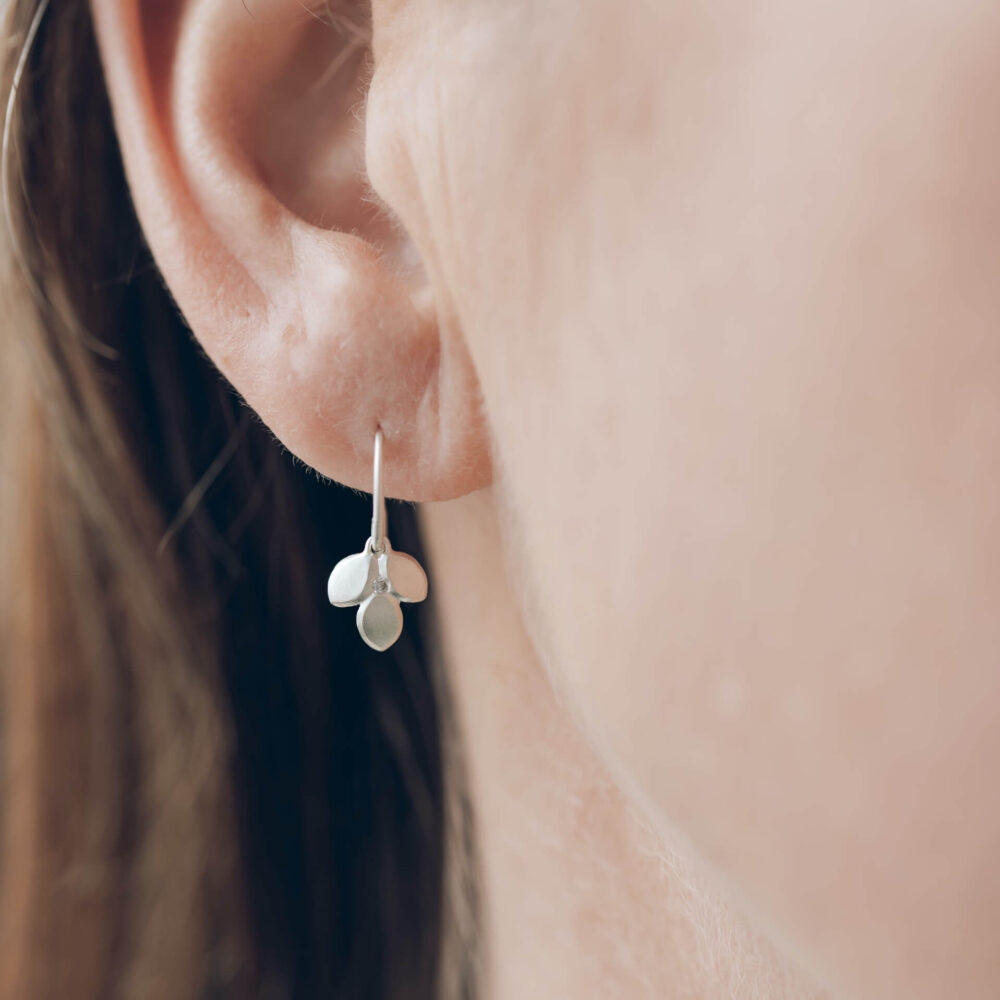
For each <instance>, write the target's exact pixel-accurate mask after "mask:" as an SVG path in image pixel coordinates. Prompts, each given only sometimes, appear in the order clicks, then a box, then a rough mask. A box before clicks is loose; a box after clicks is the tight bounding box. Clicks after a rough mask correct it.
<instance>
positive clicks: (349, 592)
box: [327, 427, 427, 652]
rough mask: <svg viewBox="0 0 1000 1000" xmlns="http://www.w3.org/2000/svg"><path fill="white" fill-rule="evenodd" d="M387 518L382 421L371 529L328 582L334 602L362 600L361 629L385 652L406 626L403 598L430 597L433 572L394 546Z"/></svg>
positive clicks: (377, 439) (365, 637) (342, 605)
mask: <svg viewBox="0 0 1000 1000" xmlns="http://www.w3.org/2000/svg"><path fill="white" fill-rule="evenodd" d="M385 520H386V518H385V496H384V494H383V488H382V429H381V427H379V428H376V430H375V449H374V470H373V474H372V525H371V534H370V535H369V537H368V541H366V542H365V546H364V548H363V549H362V551H361V552H358V553H355V554H353V555H349V556H345V557H344V558H343V559H341V560H340V562H338V563H337V565H336V566H334V568H333V572H332V573H331V574H330V579H329V581H328V582H327V597H328V598H329V600H330V603H331V604H332V605H334V607H338V608H348V607H353V606H354V605H358V613H357V624H358V632H359V633H360V634H361V638H362V639H363V640H364V641H365V642H366V643H367V644H368V645H369V646H371V648H372V649H375V650H378V651H379V652H384V651H385V650H387V649H388V648H389V647H390V646H391V645H392V644H393V643H394V642H395V641H396V640H397V639H398V638H399V637H400V635H401V634H402V632H403V612H402V611H401V610H400V607H399V603H400V601H406V602H414V601H422V600H424V598H426V597H427V574H426V573H425V572H424V569H423V567H422V566H421V565H420V563H419V562H417V560H416V559H414V558H413V556H410V555H406V554H405V553H403V552H395V551H394V550H393V548H392V545H391V544H390V542H389V539H388V537H387V536H386V527H385Z"/></svg>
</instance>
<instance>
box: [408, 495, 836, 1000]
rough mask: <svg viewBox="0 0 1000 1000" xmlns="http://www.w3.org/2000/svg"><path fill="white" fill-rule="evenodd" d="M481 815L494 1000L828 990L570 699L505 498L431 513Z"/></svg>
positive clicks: (426, 514) (441, 600)
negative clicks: (640, 795)
mask: <svg viewBox="0 0 1000 1000" xmlns="http://www.w3.org/2000/svg"><path fill="white" fill-rule="evenodd" d="M420 519H421V527H422V531H423V536H424V541H425V547H426V549H427V555H428V560H429V562H430V568H431V572H432V575H433V581H434V587H435V599H436V601H437V607H438V609H439V612H440V619H441V623H440V627H441V640H442V643H443V647H444V648H443V653H444V658H445V663H446V665H447V670H448V673H449V680H450V683H451V686H452V692H453V697H454V700H455V706H456V711H457V714H458V722H459V725H460V727H461V729H462V731H463V734H464V741H465V751H466V754H467V756H468V769H469V780H470V785H471V790H470V791H471V797H472V800H473V804H474V808H475V812H476V831H477V837H478V849H479V855H480V859H481V864H482V871H481V877H482V880H483V883H484V885H483V890H484V891H483V898H484V901H485V903H484V909H485V914H484V916H485V921H486V928H485V930H486V936H487V940H488V949H487V950H488V953H489V956H490V961H489V964H490V968H489V969H488V973H487V974H488V981H489V987H488V990H487V993H488V995H489V996H490V997H491V1000H515V998H516V1000H525V998H529V997H536V996H537V997H546V998H549V997H570V996H571V997H575V998H579V1000H588V998H591V997H593V998H598V997H600V998H604V997H608V996H621V997H629V998H630V1000H631V998H645V997H663V996H671V997H699V998H706V1000H707V998H716V997H718V998H719V1000H722V998H729V997H732V996H736V995H739V996H753V997H755V998H761V1000H765V998H766V1000H786V998H789V1000H790V998H793V997H794V998H806V997H817V996H819V995H820V994H819V991H817V990H815V989H812V988H810V987H809V986H808V985H807V984H805V983H804V982H803V981H802V980H801V978H800V977H799V976H797V975H795V974H794V973H793V972H792V970H791V969H790V967H789V966H788V963H785V962H782V960H781V959H779V957H778V956H777V955H776V953H775V952H774V951H773V950H772V949H771V948H770V946H769V945H768V944H767V943H766V941H765V940H764V939H763V938H762V937H761V936H760V935H758V934H755V933H753V932H752V931H751V930H750V929H749V928H748V927H747V926H746V924H745V923H744V922H743V921H741V920H740V919H739V918H738V917H737V916H736V915H735V914H734V913H733V912H732V911H731V910H730V909H729V908H728V907H727V906H726V905H724V904H723V903H722V901H721V900H720V899H719V898H717V896H716V895H715V894H714V893H713V892H712V891H711V890H710V889H709V888H708V885H707V880H706V879H705V878H703V877H702V875H701V872H700V868H699V865H698V862H697V861H696V859H695V858H694V857H693V856H691V855H690V852H689V851H687V850H686V849H682V848H681V845H680V842H679V841H678V842H677V843H672V842H667V841H665V840H664V838H663V837H661V836H659V835H657V834H654V833H653V832H652V831H651V830H650V829H649V828H648V827H647V826H646V825H645V824H644V823H643V821H642V820H641V818H640V817H639V816H638V815H637V814H636V812H635V811H634V810H633V809H632V808H631V807H630V804H629V802H628V801H627V800H626V798H625V797H624V795H623V794H622V793H621V792H620V790H619V789H618V788H617V787H616V786H615V784H614V782H613V781H612V780H611V778H610V777H609V775H608V773H607V771H606V770H605V769H604V767H603V766H602V765H601V763H600V761H599V760H598V758H597V756H596V755H595V754H594V753H593V751H592V750H591V749H590V748H589V747H588V746H587V745H586V744H585V742H584V741H583V739H582V738H581V736H580V735H579V733H578V731H577V729H576V728H575V726H574V725H573V722H572V719H571V717H570V715H569V713H568V712H567V711H566V710H565V708H563V707H562V706H560V704H559V703H558V702H557V700H556V698H555V696H554V694H553V690H552V688H551V686H550V684H549V681H548V678H547V676H546V673H545V671H544V670H543V668H542V666H541V664H540V662H539V660H538V658H537V656H536V655H535V653H534V651H533V649H532V646H531V643H530V641H529V640H528V637H527V635H526V633H525V629H524V625H523V620H522V616H521V614H520V613H519V611H518V606H517V601H516V599H515V597H514V594H513V592H512V590H511V589H510V587H509V586H508V584H507V578H506V574H505V569H504V565H505V564H504V552H503V547H502V541H501V533H500V529H499V524H498V516H497V506H496V503H495V497H494V494H493V492H492V490H483V491H480V492H479V493H475V494H472V495H470V496H467V497H464V498H462V499H461V500H457V501H452V502H449V503H443V504H427V505H424V506H423V507H422V508H421V512H420Z"/></svg>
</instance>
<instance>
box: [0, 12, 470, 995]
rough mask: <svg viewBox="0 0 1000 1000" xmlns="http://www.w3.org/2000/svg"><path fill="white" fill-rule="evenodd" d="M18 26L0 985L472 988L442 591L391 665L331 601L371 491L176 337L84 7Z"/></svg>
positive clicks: (9, 83) (0, 708) (93, 991)
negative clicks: (438, 653)
mask: <svg viewBox="0 0 1000 1000" xmlns="http://www.w3.org/2000/svg"><path fill="white" fill-rule="evenodd" d="M36 18H38V19H40V29H39V31H38V36H37V38H35V39H34V44H33V45H31V46H30V49H27V48H26V47H25V43H26V41H27V38H28V33H29V28H30V26H31V25H32V23H33V22H34V23H36V24H37V23H39V21H38V20H36ZM7 19H8V28H7V37H8V38H9V39H10V44H9V45H8V46H7V48H6V53H5V66H4V79H5V84H6V87H7V92H8V93H12V94H13V96H12V98H11V101H10V118H9V136H10V142H9V143H8V144H7V148H6V149H5V157H6V162H5V164H4V167H5V170H6V171H7V173H8V178H9V181H10V183H9V191H8V194H9V199H8V200H9V205H8V206H7V207H8V225H9V229H10V232H11V234H12V239H11V240H10V241H8V244H7V246H6V248H5V250H4V257H3V264H2V266H3V274H2V279H3V290H2V295H3V312H2V315H3V317H4V330H3V337H2V340H0V391H2V393H3V396H2V398H3V410H2V419H0V448H2V451H0V463H2V465H0V468H2V473H0V545H2V549H0V550H2V552H3V553H4V572H3V574H2V578H0V588H2V594H0V656H2V661H0V671H2V672H0V682H2V686H0V720H2V729H0V766H2V771H0V775H2V778H0V796H2V798H0V801H2V803H3V810H2V826H0V836H2V840H0V997H3V998H6V997H11V998H17V1000H24V998H28V997H34V996H49V995H52V996H67V997H73V998H74V1000H76V998H87V997H93V998H99V997H100V998H104V997H109V996H115V995H126V996H129V997H157V996H168V995H169V996H172V997H173V996H198V995H208V994H210V995H213V996H217V995H236V996H252V995H260V996H275V997H278V996H285V995H292V994H294V995H296V996H300V995H330V993H332V992H336V995H338V996H342V997H354V996H357V997H366V998H376V997H386V998H390V997H391V998H402V997H411V996H412V997H428V996H431V995H438V993H439V992H440V993H442V994H443V993H444V992H447V993H448V995H454V996H458V995H462V996H466V997H469V996H472V995H473V994H474V978H475V977H474V967H475V955H476V931H475V927H476V919H475V910H476V907H475V893H474V880H473V871H474V863H473V860H472V859H473V852H472V849H471V839H470V832H469V831H470V816H469V809H468V806H467V803H466V802H465V799H464V796H463V794H462V787H463V783H462V780H461V769H460V766H459V765H460V757H459V754H458V753H457V750H456V748H457V743H456V736H455V734H454V730H453V727H452V725H451V722H450V718H451V715H450V712H449V710H448V697H447V690H446V687H445V685H444V683H443V678H442V674H441V671H440V669H439V667H438V665H437V661H436V657H435V656H434V655H433V654H434V649H435V643H434V642H433V634H432V632H431V629H432V618H431V617H429V615H430V612H428V613H427V614H428V617H426V618H424V619H419V618H418V619H417V621H418V622H420V621H422V622H423V624H422V625H420V626H419V627H417V628H415V629H412V630H409V633H410V635H411V636H412V638H411V639H409V640H407V641H405V642H401V643H400V644H399V650H398V652H397V653H396V654H394V655H392V656H388V657H386V658H384V659H381V660H379V661H377V662H376V661H375V660H374V659H373V658H372V657H370V656H368V655H367V654H366V652H365V651H364V650H362V649H360V648H359V647H360V645H361V644H359V643H357V641H356V636H350V635H349V633H348V630H347V628H346V626H344V625H343V621H342V619H338V618H336V617H334V616H330V615H324V614H323V613H322V612H321V609H320V607H319V602H318V601H317V600H316V596H315V595H316V593H319V594H320V595H321V596H322V577H321V576H320V574H325V572H326V570H327V569H328V561H329V560H333V559H334V558H335V557H336V556H337V555H339V554H342V553H343V552H344V551H347V548H348V547H349V545H350V541H349V540H348V539H349V536H348V535H346V534H344V533H345V532H346V531H347V528H348V526H349V527H350V528H352V529H354V530H355V532H356V526H357V524H362V523H364V513H363V501H362V500H361V499H360V498H358V497H356V496H354V495H352V494H350V493H348V492H347V491H342V490H333V489H331V488H330V487H329V486H328V485H326V484H323V483H321V482H320V481H319V480H318V479H317V478H316V477H315V476H313V475H311V474H310V473H309V472H308V471H307V470H304V469H302V468H301V467H299V466H296V465H294V464H293V463H292V462H291V461H290V460H289V458H288V456H286V455H284V454H283V453H282V452H281V449H280V448H279V447H278V445H277V444H276V442H275V441H274V440H273V439H272V438H271V436H270V435H269V434H268V433H267V431H266V430H265V429H264V428H263V427H262V426H261V425H260V424H259V422H258V421H256V419H254V418H253V416H252V415H251V414H249V413H248V411H247V410H246V409H245V407H243V405H242V404H241V403H240V401H239V400H238V399H237V398H236V397H235V394H234V393H233V392H232V390H231V389H230V388H229V387H228V386H227V385H225V383H224V382H223V381H222V379H221V378H220V377H219V376H218V374H217V373H216V372H215V371H214V369H213V368H212V367H211V365H210V364H209V363H208V362H207V360H206V359H205V358H204V357H203V355H202V354H201V353H200V351H199V350H198V348H197V347H196V345H195V344H194V343H193V341H192V339H191V338H190V336H189V334H188V331H187V330H186V328H185V326H184V324H183V321H182V319H181V317H180V316H179V315H178V313H177V311H176V309H175V308H174V307H173V305H172V303H171V301H170V299H169V295H168V294H167V292H166V291H165V289H164V287H163V284H162V282H161V280H160V278H159V276H158V274H157V272H156V269H155V267H154V265H153V262H152V260H151V258H150V256H149V254H148V251H147V250H146V248H145V245H144V242H143V239H142V234H141V232H140V230H139V227H138V224H137V222H136V220H135V216H134V214H133V211H132V208H131V205H130V202H129V197H128V189H127V185H126V182H125V179H124V176H123V173H122V168H121V163H120V158H119V156H118V152H117V147H116V144H115V137H114V131H113V128H112V123H111V118H110V114H109V110H108V106H107V99H106V94H105V92H104V87H103V81H102V76H101V71H100V66H99V62H98V58H97V53H96V46H95V44H94V39H93V33H92V26H91V23H90V15H89V7H88V4H87V3H86V2H85V0H60V2H59V3H56V4H53V5H52V6H51V8H50V9H49V10H48V11H47V12H45V14H44V17H42V16H41V14H40V13H39V6H38V2H37V0H12V2H10V3H9V9H8V12H7ZM22 52H27V53H28V54H27V55H26V56H25V58H24V60H23V67H24V74H23V77H22V78H21V81H20V86H19V87H18V88H17V92H16V93H13V83H14V80H15V73H16V70H17V66H18V58H19V55H20V54H21V53H22ZM390 516H392V517H393V518H394V519H395V522H396V523H394V526H393V536H394V538H396V537H399V538H400V544H401V545H404V547H406V548H407V550H408V551H412V550H414V548H417V549H419V538H417V537H416V535H415V519H414V517H413V512H412V510H411V509H410V508H408V507H405V506H402V505H400V506H398V507H395V508H394V509H393V510H392V513H391V515H390ZM407 533H409V534H410V535H411V536H412V537H410V538H407V537H406V535H407ZM317 577H319V579H317ZM317 584H318V585H319V590H318V591H317V590H316V589H315V588H316V586H317ZM456 845H457V846H456Z"/></svg>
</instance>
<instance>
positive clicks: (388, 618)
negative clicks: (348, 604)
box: [357, 594, 403, 653]
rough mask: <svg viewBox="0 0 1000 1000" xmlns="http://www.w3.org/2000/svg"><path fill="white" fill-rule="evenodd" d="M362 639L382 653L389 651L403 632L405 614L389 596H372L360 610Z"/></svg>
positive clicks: (359, 624) (359, 625)
mask: <svg viewBox="0 0 1000 1000" xmlns="http://www.w3.org/2000/svg"><path fill="white" fill-rule="evenodd" d="M357 621H358V631H359V632H360V633H361V638H362V639H364V640H365V642H367V643H368V645H369V646H371V648H372V649H375V650H378V651H379V652H380V653H381V652H384V651H385V650H387V649H388V648H389V647H390V646H391V645H392V644H393V643H394V642H395V641H396V640H397V639H398V638H399V636H400V634H401V633H402V631H403V612H402V611H400V609H399V602H398V601H397V600H396V599H395V598H394V597H392V596H390V595H389V594H372V595H371V596H370V597H368V598H367V599H366V600H365V601H364V602H363V603H362V604H361V607H359V608H358V616H357Z"/></svg>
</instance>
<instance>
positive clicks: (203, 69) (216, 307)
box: [92, 0, 491, 500]
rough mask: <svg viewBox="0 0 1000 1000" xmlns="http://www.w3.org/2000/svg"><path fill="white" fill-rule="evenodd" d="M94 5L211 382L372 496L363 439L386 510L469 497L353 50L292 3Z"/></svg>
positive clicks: (143, 206)
mask: <svg viewBox="0 0 1000 1000" xmlns="http://www.w3.org/2000/svg"><path fill="white" fill-rule="evenodd" d="M92 3H93V10H94V16H95V22H96V27H97V32H98V39H99V42H100V46H101V52H102V60H103V63H104V67H105V75H106V78H107V83H108V91H109V96H110V99H111V103H112V108H113V111H114V115H115V121H116V127H117V130H118V135H119V141H120V145H121V149H122V155H123V158H124V161H125V166H126V172H127V174H128V177H129V182H130V187H131V190H132V195H133V199H134V201H135V205H136V210H137V213H138V216H139V219H140V222H141V223H142V225H143V229H144V231H145V233H146V237H147V240H148V242H149V245H150V248H151V250H152V252H153V255H154V257H155V259H156V261H157V264H158V266H159V267H160V270H161V271H162V273H163V276H164V279H165V280H166V282H167V284H168V286H169V287H170V289H171V291H172V293H173V295H174V297H175V299H176V300H177V302H178V304H179V306H180V308H181V309H182V311H183V312H184V314H185V317H186V318H187V320H188V322H189V324H190V325H191V328H192V330H193V331H194V333H195V335H196V336H197V337H198V339H199V341H200V342H201V344H202V345H203V347H204V348H205V350H206V352H207V353H208V355H209V356H210V357H211V358H212V360H213V361H214V362H215V363H216V364H217V365H218V367H219V369H220V370H221V371H222V373H223V374H224V375H225V376H226V377H227V378H228V379H229V380H230V381H231V382H232V383H233V385H234V386H235V388H236V389H237V390H238V391H239V392H240V393H241V394H242V395H243V396H244V398H245V399H246V400H247V402H248V403H249V405H251V406H252V407H253V408H254V409H255V410H256V411H257V412H258V413H259V414H260V416H261V417H262V419H263V420H264V421H265V423H267V424H268V426H269V427H271V429H272V430H273V431H274V433H275V434H276V435H277V436H278V437H279V438H280V439H281V440H282V442H283V443H284V444H285V445H286V446H287V447H288V448H289V449H290V450H291V451H292V452H294V453H295V454H296V455H297V456H298V457H300V458H301V459H302V460H303V461H305V462H307V463H308V464H310V465H311V466H313V467H314V468H316V469H317V470H318V471H320V472H321V473H323V474H324V475H327V476H330V477H331V478H333V479H336V480H338V481H340V482H343V483H345V484H347V485H350V486H353V487H356V488H360V489H366V490H367V489H370V487H371V441H372V436H373V433H374V430H375V427H376V426H381V427H382V429H383V432H384V434H385V450H386V456H385V463H386V464H385V469H386V492H387V495H389V496H394V497H402V498H406V499H412V500H437V499H448V498H453V497H456V496H460V495H461V494H463V493H466V492H469V491H471V490H473V489H476V488H478V487H481V486H484V485H486V484H487V483H488V482H489V480H490V476H491V470H490V460H489V447H488V439H487V434H486V429H485V420H484V416H483V414H482V412H481V409H480V403H479V399H480V396H479V390H478V381H477V379H476V375H475V371H474V369H473V366H472V362H471V359H470V357H469V354H468V352H467V351H466V350H465V345H464V342H462V341H461V339H460V338H454V337H449V338H447V339H445V338H442V336H441V335H440V332H439V329H438V324H437V318H436V310H435V308H434V304H433V302H432V301H431V296H430V295H428V294H423V293H425V292H426V288H423V289H422V288H419V287H415V286H414V278H413V271H412V270H408V271H407V272H403V271H401V270H400V269H399V265H398V264H397V263H396V262H397V261H400V260H402V259H404V258H406V257H407V256H408V254H407V252H406V251H407V250H408V248H407V247H400V246H399V245H394V241H399V240H406V239H407V238H408V237H407V235H406V233H405V232H402V231H401V230H400V228H399V227H398V226H393V225H388V224H387V222H386V215H385V212H382V211H379V210H378V208H377V207H376V206H374V205H373V199H372V197H371V192H370V189H369V188H368V185H367V181H366V171H365V162H364V142H365V140H364V122H363V115H362V114H359V108H362V107H363V99H364V93H363V85H364V83H365V81H366V79H367V72H368V70H367V67H366V65H365V58H366V57H363V58H362V57H355V56H354V54H353V53H352V52H351V51H347V54H346V55H345V54H344V53H345V48H344V46H345V45H349V46H356V44H357V38H356V35H352V34H351V33H345V32H338V30H337V29H336V28H332V27H331V26H330V25H328V24H324V23H322V22H321V21H319V20H318V19H316V18H315V17H313V16H311V15H310V14H308V12H306V11H305V10H304V9H303V5H302V4H301V3H300V2H299V0H269V2H268V3H267V4H266V5H264V6H265V7H266V10H264V9H263V8H261V9H255V5H254V4H253V3H250V4H248V5H243V4H240V3H233V2H232V0H158V2H157V3H155V4H145V3H142V2H141V0H92ZM257 7H260V4H258V5H257ZM338 60H339V62H338Z"/></svg>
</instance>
